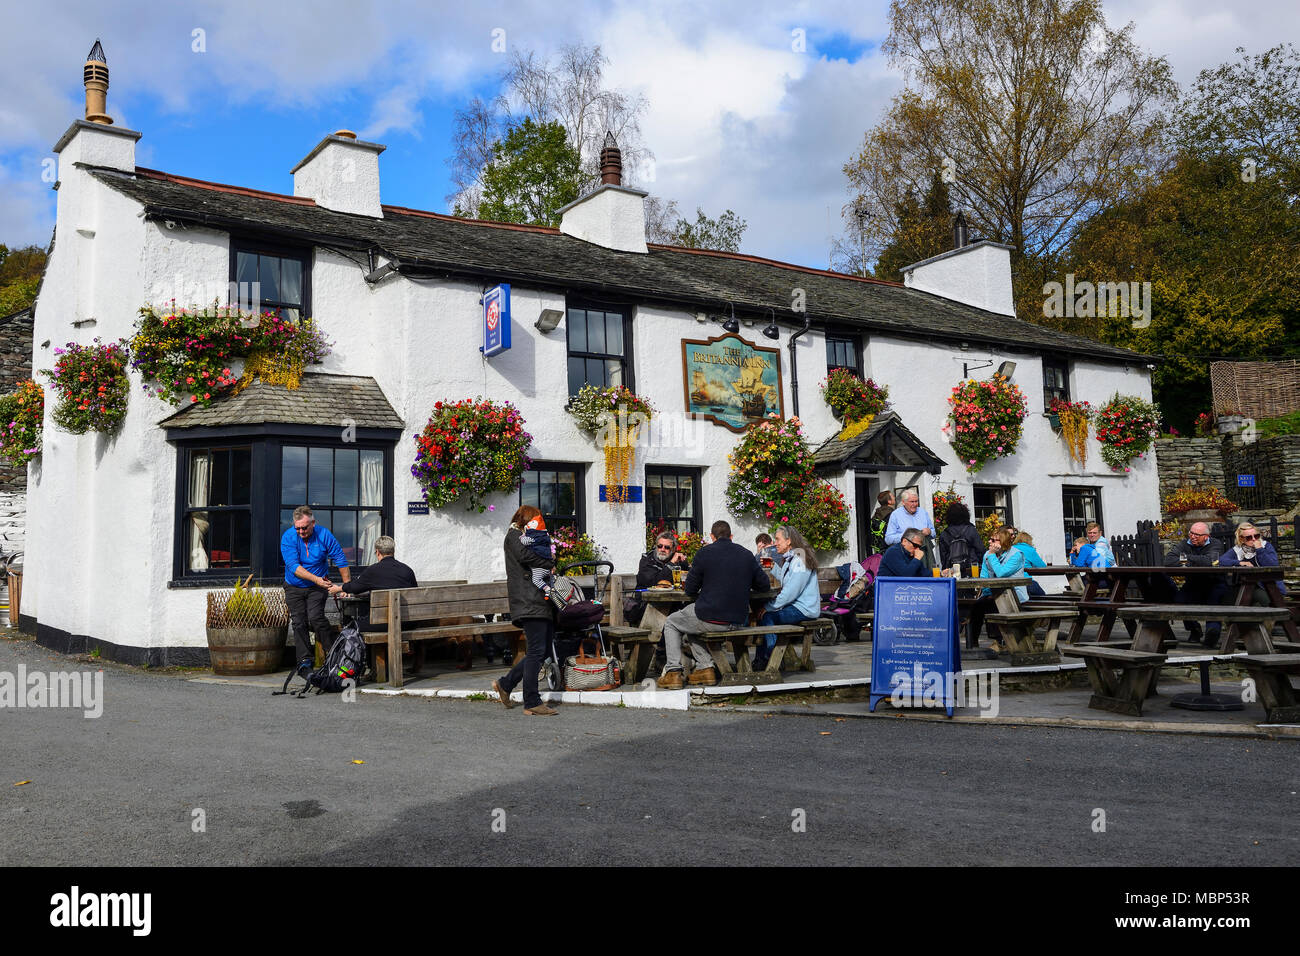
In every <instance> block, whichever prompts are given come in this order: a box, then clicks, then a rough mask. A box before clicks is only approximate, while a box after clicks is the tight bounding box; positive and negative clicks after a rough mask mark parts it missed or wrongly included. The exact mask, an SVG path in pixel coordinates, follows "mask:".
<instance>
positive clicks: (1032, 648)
mask: <svg viewBox="0 0 1300 956" xmlns="http://www.w3.org/2000/svg"><path fill="white" fill-rule="evenodd" d="M1071 616H1073V611H1071V610H1059V611H1045V610H1042V609H1039V610H1030V611H1015V612H1013V613H1009V614H986V615H985V616H984V621H985V623H988V624H996V625H997V626H998V630H999V631H1001V632H1002V643H1003V644H1004V645H1006V649H1007V651H1008V653H1009V654H1010V657H1011V664H1012V665H1013V666H1015V667H1028V666H1032V665H1035V664H1059V663H1060V662H1061V655H1060V653H1058V651H1057V649H1056V636H1057V634H1058V633H1060V630H1061V622H1062V621H1064V620H1065V619H1066V618H1068V617H1071ZM1039 621H1043V622H1045V623H1046V625H1047V631H1046V633H1045V634H1044V636H1043V642H1042V644H1041V645H1040V644H1039V643H1038V642H1037V641H1036V640H1035V638H1034V632H1035V631H1036V630H1037V628H1038V623H1039Z"/></svg>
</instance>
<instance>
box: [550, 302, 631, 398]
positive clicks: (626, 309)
mask: <svg viewBox="0 0 1300 956" xmlns="http://www.w3.org/2000/svg"><path fill="white" fill-rule="evenodd" d="M575 311H580V312H604V313H617V314H619V315H621V316H622V319H623V354H622V355H615V354H614V353H612V352H588V351H575V350H574V348H573V336H572V332H573V321H572V314H573V313H574V312H575ZM632 313H633V306H631V305H628V304H620V303H600V302H595V301H592V300H590V299H574V300H572V301H566V302H565V304H564V347H565V357H564V379H565V387H566V388H568V387H569V362H570V360H572V359H575V358H581V359H584V360H588V359H590V360H593V361H605V362H608V361H610V360H614V359H617V360H618V362H619V364H620V365H621V366H622V377H623V385H624V386H625V387H626V388H628V389H630V390H631V391H633V392H635V391H636V370H635V368H634V365H635V363H634V362H633V358H632V357H633V338H632V325H633V321H632ZM583 322H584V328H585V327H586V326H585V322H586V320H585V318H584V320H583ZM583 382H584V384H591V383H590V382H587V380H586V374H585V370H584V374H583ZM601 387H602V388H603V387H605V386H603V385H602V386H601ZM579 388H581V386H579ZM577 394H578V393H577V392H576V391H570V392H569V397H570V398H573V397H574V396H576V395H577Z"/></svg>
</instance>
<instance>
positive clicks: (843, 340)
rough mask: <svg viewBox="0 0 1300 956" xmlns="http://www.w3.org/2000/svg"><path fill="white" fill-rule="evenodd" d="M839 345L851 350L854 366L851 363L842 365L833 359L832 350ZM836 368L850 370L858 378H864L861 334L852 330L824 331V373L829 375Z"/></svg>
mask: <svg viewBox="0 0 1300 956" xmlns="http://www.w3.org/2000/svg"><path fill="white" fill-rule="evenodd" d="M839 347H843V348H844V349H846V350H848V351H851V352H852V354H853V360H854V361H855V362H856V363H857V367H856V368H854V367H853V366H851V365H842V364H840V363H838V362H836V361H834V358H835V357H836V356H835V355H834V352H835V351H837V350H838V348H839ZM837 368H842V369H845V370H846V371H849V372H852V373H853V374H854V375H856V376H857V377H858V378H865V376H864V375H863V374H862V336H860V335H856V334H854V333H852V332H843V331H838V330H834V329H832V330H829V331H827V332H826V374H827V375H829V374H830V373H831V372H833V371H835V370H836V369H837Z"/></svg>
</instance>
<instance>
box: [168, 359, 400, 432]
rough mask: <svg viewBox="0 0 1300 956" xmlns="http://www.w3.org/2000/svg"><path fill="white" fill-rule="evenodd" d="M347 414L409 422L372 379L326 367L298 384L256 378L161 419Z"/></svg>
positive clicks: (372, 421)
mask: <svg viewBox="0 0 1300 956" xmlns="http://www.w3.org/2000/svg"><path fill="white" fill-rule="evenodd" d="M344 418H348V419H351V420H352V421H353V422H354V423H355V424H356V427H357V428H397V429H402V428H405V427H406V422H405V421H404V420H403V419H402V417H401V416H400V415H398V414H397V412H395V411H393V406H392V405H390V404H388V399H386V398H385V397H384V393H383V390H382V389H380V387H379V383H378V382H376V381H375V380H374V379H373V378H370V377H369V376H366V375H327V374H325V373H322V372H307V373H305V374H304V375H303V377H302V385H301V386H299V387H298V388H294V389H289V388H285V387H284V386H282V385H267V384H266V383H264V382H261V381H255V382H253V383H252V384H251V385H249V386H248V387H247V388H245V389H244V390H243V391H242V392H240V393H239V394H238V395H231V394H230V393H229V392H226V393H225V394H223V395H222V396H221V397H220V398H217V399H215V400H214V401H213V402H212V404H211V405H209V406H208V407H207V408H204V407H203V406H202V405H192V406H190V407H189V408H184V409H181V411H179V412H177V413H176V414H174V415H170V416H168V417H167V418H164V419H163V420H162V421H161V422H159V424H160V425H161V426H162V427H164V428H199V427H201V426H214V425H262V424H271V423H274V424H278V425H331V426H335V427H340V426H341V424H342V422H343V419H344Z"/></svg>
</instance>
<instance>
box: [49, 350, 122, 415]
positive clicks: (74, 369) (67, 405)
mask: <svg viewBox="0 0 1300 956" xmlns="http://www.w3.org/2000/svg"><path fill="white" fill-rule="evenodd" d="M94 343H95V344H93V345H78V344H77V343H76V342H69V343H68V344H67V345H65V346H64V347H63V348H61V349H59V348H56V349H55V350H54V354H55V355H57V356H59V358H58V360H57V361H55V363H54V371H52V372H51V371H44V372H42V373H41V374H42V375H47V376H49V378H50V381H51V382H52V383H53V385H54V390H55V391H56V392H58V394H59V401H58V404H57V405H55V406H54V414H53V416H52V417H53V418H54V424H56V425H58V426H59V427H60V428H62V429H63V430H64V431H65V432H70V433H71V434H73V435H84V434H85V433H86V432H92V431H93V432H104V433H111V432H115V431H117V430H118V429H119V428H121V427H122V422H123V421H125V420H126V398H127V393H128V392H129V391H130V388H131V383H130V381H128V379H127V377H126V363H127V358H128V352H127V347H126V343H125V342H124V341H120V340H119V341H117V342H110V343H109V344H108V345H101V344H100V342H99V339H98V338H96V339H95V340H94Z"/></svg>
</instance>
